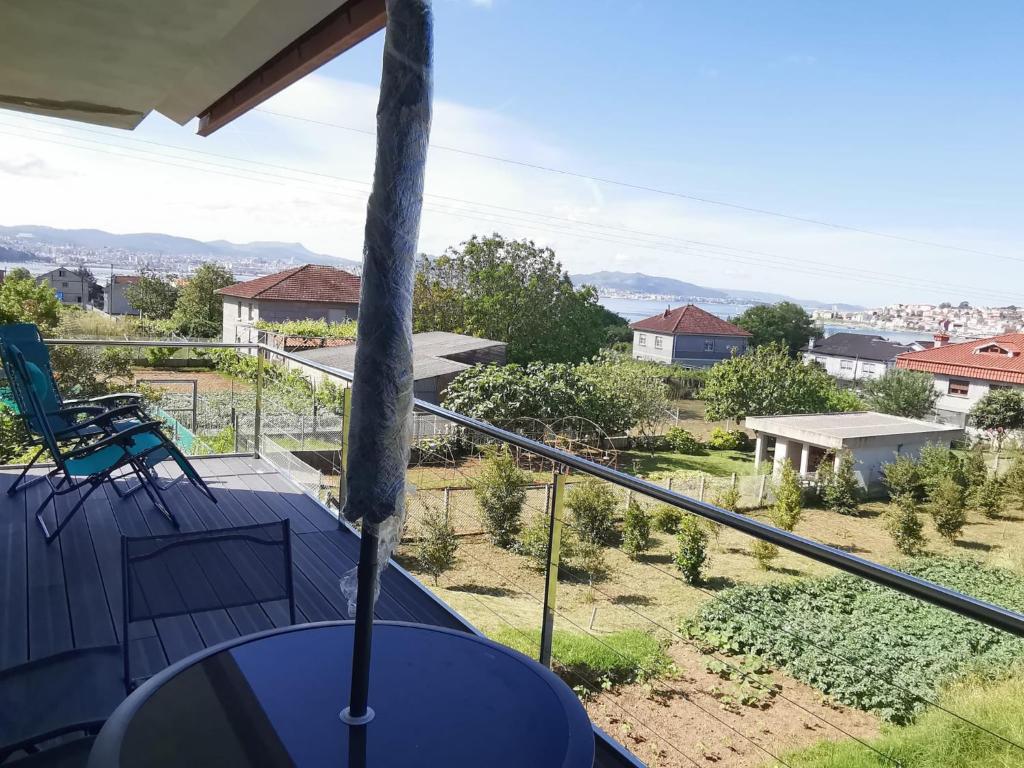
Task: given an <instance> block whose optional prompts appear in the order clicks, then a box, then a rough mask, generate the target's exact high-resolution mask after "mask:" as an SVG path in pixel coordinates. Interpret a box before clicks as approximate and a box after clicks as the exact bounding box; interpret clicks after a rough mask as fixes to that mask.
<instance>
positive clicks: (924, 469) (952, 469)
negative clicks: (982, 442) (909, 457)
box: [917, 443, 967, 498]
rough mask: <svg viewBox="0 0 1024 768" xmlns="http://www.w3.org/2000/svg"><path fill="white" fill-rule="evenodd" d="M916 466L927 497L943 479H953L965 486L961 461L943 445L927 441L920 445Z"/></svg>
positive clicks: (965, 481) (965, 480)
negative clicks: (922, 445)
mask: <svg viewBox="0 0 1024 768" xmlns="http://www.w3.org/2000/svg"><path fill="white" fill-rule="evenodd" d="M917 467H918V473H919V475H920V477H921V485H922V486H923V487H924V491H925V496H926V497H927V498H931V496H932V494H933V493H934V492H935V489H936V488H938V486H939V484H940V483H941V482H942V481H943V480H953V481H954V482H956V483H957V485H959V486H961V487H966V486H967V478H966V477H965V475H964V466H963V462H962V461H960V457H959V456H957V455H956V454H955V453H953V451H951V450H950V449H949V448H948V447H947V446H945V445H939V444H938V443H928V444H926V445H925V446H924V447H922V448H921V455H920V457H919V458H918V461H917Z"/></svg>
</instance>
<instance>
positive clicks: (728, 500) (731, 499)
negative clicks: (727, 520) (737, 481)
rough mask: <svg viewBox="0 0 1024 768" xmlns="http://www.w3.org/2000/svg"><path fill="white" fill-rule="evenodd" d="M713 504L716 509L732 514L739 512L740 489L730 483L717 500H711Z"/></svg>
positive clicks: (716, 497)
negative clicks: (725, 510) (719, 508)
mask: <svg viewBox="0 0 1024 768" xmlns="http://www.w3.org/2000/svg"><path fill="white" fill-rule="evenodd" d="M711 503H712V504H714V505H715V506H716V507H721V508H722V509H727V510H729V511H730V512H738V511H739V506H740V489H739V488H738V487H737V486H736V485H733V484H732V483H729V485H728V486H726V487H725V488H723V489H722V491H721V493H719V494H718V495H717V496H715V498H713V499H712V500H711Z"/></svg>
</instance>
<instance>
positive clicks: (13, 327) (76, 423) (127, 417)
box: [0, 323, 144, 496]
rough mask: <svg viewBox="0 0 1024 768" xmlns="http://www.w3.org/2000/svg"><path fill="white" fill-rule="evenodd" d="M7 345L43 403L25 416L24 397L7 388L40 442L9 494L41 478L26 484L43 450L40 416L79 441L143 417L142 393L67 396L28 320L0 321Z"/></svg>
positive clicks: (60, 434) (62, 435) (7, 365)
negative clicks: (24, 367)
mask: <svg viewBox="0 0 1024 768" xmlns="http://www.w3.org/2000/svg"><path fill="white" fill-rule="evenodd" d="M8 344H12V345H14V346H16V347H17V348H18V349H19V350H20V351H21V353H22V355H23V356H24V358H25V362H26V364H27V367H28V370H29V373H30V375H31V376H32V377H33V381H32V384H33V388H34V389H36V391H37V393H38V395H39V400H40V402H41V404H42V411H41V412H39V413H36V414H35V415H34V416H33V417H32V418H28V416H27V415H26V412H27V409H28V405H27V403H24V402H22V399H21V398H19V397H18V393H17V392H15V391H14V388H13V387H12V388H11V394H12V395H13V396H14V399H15V402H16V403H17V405H18V410H19V412H20V415H21V417H22V420H23V422H24V424H25V429H26V430H27V431H28V433H29V434H30V435H32V436H33V437H34V438H35V441H34V444H35V445H36V446H38V450H37V451H36V453H35V455H34V456H33V457H32V459H31V460H30V461H29V463H28V464H27V465H26V466H25V468H24V469H23V470H22V471H21V474H20V475H18V477H17V479H16V480H15V481H14V483H13V484H12V485H11V486H10V487H9V488H8V489H7V494H8V495H10V496H13V495H14V494H15V493H17V492H18V491H20V490H24V489H25V488H28V487H29V486H31V485H33V484H35V483H36V482H40V481H41V480H42V479H43V477H42V476H40V477H37V478H35V479H34V480H30V481H29V482H27V483H25V482H23V481H24V479H25V477H26V475H27V474H28V471H29V470H30V469H31V468H32V467H33V466H34V465H35V463H36V462H37V461H38V460H39V459H40V457H41V456H42V455H43V454H44V453H45V452H46V448H45V446H43V444H42V439H41V434H42V433H41V429H40V425H39V423H38V421H39V419H40V418H45V419H46V421H47V422H48V423H49V427H50V429H51V430H52V431H53V433H54V434H55V435H56V437H57V439H58V440H61V441H64V442H68V441H75V442H79V443H81V442H84V441H86V440H91V439H94V438H96V437H102V436H105V435H107V434H110V433H111V432H112V431H115V430H116V429H117V428H128V427H132V426H134V425H135V424H138V423H139V419H141V418H144V414H143V411H142V396H141V395H139V394H136V393H134V392H122V393H118V394H113V395H104V396H101V397H95V398H91V399H88V400H65V399H64V398H63V397H62V396H61V393H60V389H59V388H58V387H57V382H56V381H55V379H54V376H53V369H52V367H51V366H50V350H49V349H48V348H47V346H46V344H45V343H44V342H43V338H42V336H41V335H40V333H39V328H38V327H37V326H35V325H32V324H31V323H11V324H9V325H0V349H3V348H4V346H5V345H8ZM2 357H3V367H4V372H5V374H6V376H7V380H8V382H10V380H11V378H12V375H13V373H12V365H11V362H10V360H9V359H8V356H7V355H2ZM40 414H41V415H40ZM30 445H31V444H30Z"/></svg>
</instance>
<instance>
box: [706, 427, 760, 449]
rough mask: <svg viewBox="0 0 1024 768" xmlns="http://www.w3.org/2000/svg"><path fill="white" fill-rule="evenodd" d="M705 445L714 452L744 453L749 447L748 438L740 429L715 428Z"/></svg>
mask: <svg viewBox="0 0 1024 768" xmlns="http://www.w3.org/2000/svg"><path fill="white" fill-rule="evenodd" d="M707 445H708V448H713V449H714V450H716V451H744V450H747V449H748V448H749V447H750V438H749V437H747V433H746V432H744V431H743V430H742V429H722V428H721V427H715V428H714V429H712V430H711V434H710V435H708V439H707Z"/></svg>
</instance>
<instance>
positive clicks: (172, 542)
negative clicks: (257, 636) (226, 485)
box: [121, 518, 295, 693]
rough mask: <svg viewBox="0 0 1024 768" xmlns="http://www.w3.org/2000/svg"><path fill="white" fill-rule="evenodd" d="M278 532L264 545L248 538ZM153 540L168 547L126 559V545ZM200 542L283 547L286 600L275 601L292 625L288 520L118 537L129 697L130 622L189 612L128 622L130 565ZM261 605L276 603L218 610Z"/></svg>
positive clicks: (131, 686) (131, 684) (180, 613)
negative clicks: (262, 531) (285, 607)
mask: <svg viewBox="0 0 1024 768" xmlns="http://www.w3.org/2000/svg"><path fill="white" fill-rule="evenodd" d="M275 527H280V528H281V537H282V538H281V541H280V542H277V541H266V540H264V539H260V538H258V537H256V536H253V535H251V534H250V533H249V532H250V531H253V530H258V529H267V528H275ZM152 539H163V540H166V541H167V543H166V544H164V545H163V546H161V547H159V548H157V549H155V550H154V551H152V552H149V553H147V554H145V555H137V556H136V557H134V558H131V557H129V555H128V545H129V544H130V543H131V542H135V541H149V540H152ZM195 541H200V542H202V543H204V544H208V543H210V542H211V541H248V542H249V543H251V544H255V545H258V546H280V545H281V544H283V545H284V553H285V558H284V559H285V563H284V566H285V584H284V591H285V596H284V597H280V598H277V600H287V601H288V620H289V623H290V624H295V576H294V573H293V565H292V537H291V521H290V520H288V518H285V519H283V520H279V521H277V522H274V523H255V524H253V525H243V526H239V527H237V528H217V529H213V530H207V531H190V532H186V533H178V534H164V535H157V536H122V537H121V585H122V588H121V593H122V598H121V638H122V647H123V649H124V682H125V690H126V691H127V692H128V693H131V692H132V691H133V690H135V688H136V687H137V684H138V681H136V680H133V679H132V676H131V651H130V646H129V642H128V625H129V624H130V623H131V622H133V621H147V620H153V619H163V618H168V617H171V616H185V615H188V614H190V613H192V611H189V610H183V611H173V612H163V613H154V614H147V615H144V616H138V617H135V618H131V616H132V610H131V609H132V584H131V565H132V563H133V562H137V561H142V560H149V559H151V558H153V557H156V556H157V555H160V554H163V553H164V552H166V551H167V550H169V549H174V548H177V547H182V546H188V545H189V544H190V543H192V542H195ZM262 602H275V601H269V600H249V601H237V602H226V603H224V604H222V605H220V606H218V608H220V609H227V608H239V607H242V606H246V605H258V604H259V603H262Z"/></svg>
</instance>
